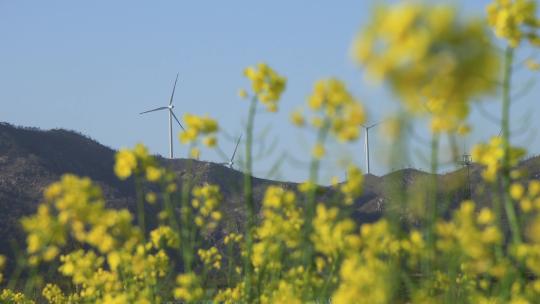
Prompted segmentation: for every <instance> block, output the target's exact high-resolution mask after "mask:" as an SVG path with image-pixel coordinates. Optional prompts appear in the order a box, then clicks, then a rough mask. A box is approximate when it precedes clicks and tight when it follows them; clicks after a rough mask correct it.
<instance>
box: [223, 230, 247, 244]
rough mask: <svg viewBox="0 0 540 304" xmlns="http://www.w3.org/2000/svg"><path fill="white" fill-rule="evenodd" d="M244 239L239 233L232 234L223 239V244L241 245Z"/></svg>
mask: <svg viewBox="0 0 540 304" xmlns="http://www.w3.org/2000/svg"><path fill="white" fill-rule="evenodd" d="M243 238H244V237H243V236H242V235H241V234H238V233H234V232H232V233H230V234H227V235H226V236H225V238H224V239H223V244H225V245H228V244H229V243H231V242H235V243H240V242H241V241H242V239H243Z"/></svg>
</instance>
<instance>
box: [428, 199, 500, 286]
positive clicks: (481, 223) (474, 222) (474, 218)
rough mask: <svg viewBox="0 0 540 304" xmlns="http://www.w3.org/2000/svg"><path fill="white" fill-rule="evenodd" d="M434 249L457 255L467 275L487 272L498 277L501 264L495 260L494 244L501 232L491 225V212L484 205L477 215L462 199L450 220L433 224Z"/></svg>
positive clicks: (493, 217) (468, 203)
mask: <svg viewBox="0 0 540 304" xmlns="http://www.w3.org/2000/svg"><path fill="white" fill-rule="evenodd" d="M437 234H438V236H439V239H438V240H437V248H438V249H439V250H441V252H442V253H451V254H452V255H454V256H457V255H458V254H460V255H462V256H461V258H460V262H461V270H462V271H464V272H465V273H466V274H468V275H475V276H483V275H485V274H489V275H491V276H493V277H496V278H500V277H501V276H502V275H504V271H505V270H504V268H503V264H502V263H499V262H498V261H497V260H496V256H495V250H494V248H495V246H497V245H500V244H502V233H501V232H500V230H499V228H498V227H497V225H496V224H495V215H494V214H493V212H492V211H491V210H490V209H487V208H484V209H482V210H480V212H479V213H478V214H476V212H475V204H474V203H473V202H472V201H465V202H463V203H462V204H461V206H460V208H459V209H458V210H457V211H456V212H455V215H454V220H453V221H448V222H444V221H440V222H438V223H437Z"/></svg>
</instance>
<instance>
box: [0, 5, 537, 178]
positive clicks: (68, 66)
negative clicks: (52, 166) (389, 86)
mask: <svg viewBox="0 0 540 304" xmlns="http://www.w3.org/2000/svg"><path fill="white" fill-rule="evenodd" d="M429 2H431V1H429ZM447 2H452V1H447ZM453 2H456V3H458V4H460V5H461V7H462V13H467V14H472V15H483V14H484V6H485V5H486V3H488V2H489V1H487V0H481V1H453ZM473 2H474V3H473ZM371 3H372V2H371V1H360V0H355V1H353V0H349V1H307V0H303V1H284V0H280V1H264V2H263V1H247V0H246V1H172V0H169V1H151V2H150V1H132V0H130V1H127V0H122V1H104V0H97V1H69V0H63V1H26V0H17V1H8V0H0V41H1V44H0V45H1V47H0V67H1V68H0V83H1V84H2V86H1V88H2V89H0V121H7V122H9V123H12V124H15V125H21V126H32V127H39V128H43V129H49V128H66V129H71V130H76V131H78V132H82V133H84V134H86V135H88V136H90V137H92V138H94V139H96V140H98V141H99V142H101V143H103V144H105V145H108V146H110V147H112V148H116V149H117V148H120V147H131V146H133V145H134V144H135V143H137V142H143V143H145V144H146V145H147V146H148V147H149V148H150V150H151V151H152V152H153V153H156V154H162V155H167V151H168V139H167V136H168V135H167V128H168V126H167V123H168V122H167V114H166V113H165V112H157V113H150V114H148V115H147V116H139V115H138V113H139V112H141V111H143V110H146V109H149V108H152V107H157V106H162V105H166V103H167V101H168V98H169V95H170V91H171V86H172V82H173V80H174V77H175V75H176V73H177V72H179V73H180V81H179V86H178V88H177V93H176V98H175V105H176V113H177V115H179V116H180V115H182V113H185V112H188V113H194V114H205V113H207V114H209V115H210V116H212V117H215V118H217V119H218V120H219V122H220V125H221V126H222V128H223V129H224V130H225V131H226V132H227V133H229V134H232V135H237V134H240V133H241V131H242V127H243V122H244V121H245V117H246V113H247V108H248V107H247V103H246V102H245V101H242V100H240V99H239V98H238V97H237V90H238V89H239V88H241V87H246V86H247V81H246V80H245V79H244V78H243V77H242V70H243V68H244V67H246V66H248V65H251V64H254V63H257V62H259V61H266V62H268V63H269V64H270V65H271V66H273V67H274V68H275V69H276V70H277V71H279V72H280V73H282V74H284V75H286V76H287V78H288V88H287V91H286V93H285V94H284V96H283V100H282V101H281V104H280V112H279V113H278V114H261V115H259V116H258V117H257V124H258V128H257V132H260V131H263V130H264V129H267V130H268V132H267V135H266V138H267V146H269V145H270V144H271V143H272V141H273V140H274V139H275V138H277V139H278V144H277V146H276V147H275V149H274V151H272V153H271V156H270V157H266V158H264V159H262V160H259V162H258V164H257V165H256V166H255V169H256V174H257V175H258V176H261V177H264V176H265V174H266V173H267V172H268V170H269V168H270V167H271V166H272V163H273V162H274V161H275V159H276V158H277V157H278V156H279V155H280V154H281V153H282V152H284V151H286V152H287V153H288V154H289V155H290V156H291V158H296V159H298V160H301V161H305V159H306V157H305V155H306V154H307V153H309V147H310V146H311V143H312V141H313V134H311V133H310V132H306V131H301V130H296V129H294V128H293V127H292V126H291V125H290V123H289V119H288V117H289V113H290V112H291V111H292V110H293V109H295V108H296V107H298V106H300V105H302V104H304V102H305V100H306V96H307V95H309V93H310V91H311V88H312V84H313V82H314V81H316V80H317V79H320V78H325V77H329V76H335V77H339V78H341V79H343V80H345V81H346V82H347V84H348V85H349V86H350V88H351V89H352V91H353V92H354V93H355V94H356V96H357V97H359V98H360V99H361V100H362V101H363V102H364V104H365V105H366V107H367V109H368V110H369V114H370V119H371V120H372V121H377V120H380V119H382V118H383V117H384V116H385V115H387V114H388V113H390V112H391V109H392V108H395V105H396V104H397V101H396V100H395V99H394V98H393V97H392V96H391V94H390V92H388V91H387V90H385V88H384V87H382V86H373V85H368V84H366V83H365V82H364V81H363V76H362V73H361V71H360V70H359V69H358V68H357V67H355V65H354V64H353V63H352V61H351V60H350V57H349V49H350V45H351V41H352V40H353V37H354V35H355V34H356V33H357V31H358V29H359V28H360V26H361V25H362V24H363V23H364V22H366V19H367V17H368V15H369V7H370V5H371ZM529 53H530V50H526V51H524V52H521V53H520V54H519V56H518V57H519V58H524V57H525V56H526V55H529ZM531 77H537V76H536V75H534V74H531V73H529V72H526V71H524V72H522V73H520V75H519V77H518V78H517V79H516V85H517V86H518V87H519V85H520V84H522V83H524V82H525V81H526V80H528V79H529V78H531ZM539 96H540V91H539V89H538V88H537V87H535V88H534V89H533V90H532V91H531V93H530V94H529V95H528V96H527V97H526V98H524V99H522V100H521V101H519V104H517V105H516V106H515V107H514V109H515V111H514V112H513V117H514V119H515V124H519V122H521V121H523V120H524V119H523V115H524V114H526V113H530V115H531V120H530V121H529V122H528V123H529V125H528V128H525V129H524V130H522V131H523V132H522V133H523V134H520V136H519V137H516V138H515V142H516V143H517V144H523V145H526V146H527V147H528V149H529V151H530V152H531V153H533V154H537V153H539V151H540V145H539V144H538V141H537V140H536V137H534V136H533V135H534V133H533V130H534V129H535V128H536V126H537V122H536V121H535V119H534V118H535V117H536V114H537V113H538V111H539V110H540V109H539V105H538V102H534V101H535V100H537V99H538V97H539ZM485 108H486V110H487V111H490V112H492V113H494V115H498V114H497V113H498V110H497V109H498V102H495V101H492V102H486V106H485ZM260 113H262V112H260ZM472 118H473V120H474V121H475V122H477V125H476V128H475V130H474V132H473V134H472V135H471V136H470V137H469V138H468V139H467V140H466V142H464V143H465V146H466V148H467V149H468V148H470V145H471V143H472V142H475V141H478V140H485V139H486V138H487V137H489V136H491V135H493V134H497V133H498V127H496V126H495V125H493V124H491V123H489V122H487V120H486V119H485V118H483V116H482V115H480V114H479V113H478V111H477V110H475V111H474V112H473V114H472ZM423 127H424V126H423V125H419V126H418V130H419V131H418V133H420V136H424V137H425V138H427V135H426V133H425V132H423V131H420V130H421V129H422V128H423ZM378 137H379V134H378V133H376V132H373V135H372V136H371V138H372V140H373V141H372V144H373V146H372V156H373V157H372V171H373V172H374V173H375V174H378V175H382V174H385V173H387V172H388V171H389V170H391V169H392V168H390V167H389V166H388V165H386V164H385V159H384V157H383V155H384V154H385V151H388V149H389V148H390V147H388V146H387V145H386V144H385V143H384V141H381V140H377V138H378ZM411 140H412V141H413V146H414V148H413V152H414V153H415V154H416V152H415V151H424V153H426V155H427V152H426V148H425V147H423V146H422V144H420V143H419V142H417V141H414V140H413V139H411ZM220 141H221V146H222V147H223V150H224V151H226V152H227V153H229V152H228V151H231V150H232V149H233V142H232V140H231V139H229V138H228V137H226V136H224V135H222V136H221V137H220ZM446 151H447V150H446V149H444V148H443V149H442V153H441V156H442V157H446V156H448V153H447V152H446ZM175 154H176V156H177V157H185V156H186V154H187V151H186V148H185V147H182V146H180V144H179V143H178V142H176V146H175ZM347 156H350V157H352V158H353V159H354V161H355V162H356V163H357V164H358V165H360V166H361V167H362V168H363V167H364V161H363V159H364V152H363V142H362V141H361V142H359V143H356V144H354V145H349V146H346V147H343V148H339V147H337V146H336V147H335V148H333V149H332V154H331V159H330V160H328V161H327V162H325V164H324V166H323V172H322V177H323V180H324V181H327V180H328V179H329V178H330V176H332V175H338V176H341V177H343V170H342V169H341V168H339V167H338V166H336V165H335V162H336V160H337V159H338V158H342V157H347ZM202 159H204V160H210V161H222V160H221V159H220V157H219V156H218V154H216V153H215V152H208V151H204V152H203V156H202ZM299 164H301V162H300V163H297V162H293V161H287V162H285V163H284V164H283V167H282V168H281V171H280V172H281V174H280V178H281V179H284V180H292V181H301V180H303V179H305V178H306V176H307V169H306V168H304V167H302V166H301V165H299ZM406 165H411V166H413V167H419V168H422V167H426V164H425V163H424V162H423V161H422V160H421V158H420V157H415V159H413V160H411V161H410V164H403V166H406Z"/></svg>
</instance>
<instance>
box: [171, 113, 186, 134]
mask: <svg viewBox="0 0 540 304" xmlns="http://www.w3.org/2000/svg"><path fill="white" fill-rule="evenodd" d="M169 111H171V114H172V116H173V117H174V120H176V122H177V123H178V124H179V125H180V128H182V130H184V131H185V130H186V129H184V127H183V126H182V124H181V123H180V120H178V117H176V115H174V112H173V111H172V110H169Z"/></svg>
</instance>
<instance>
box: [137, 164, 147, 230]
mask: <svg viewBox="0 0 540 304" xmlns="http://www.w3.org/2000/svg"><path fill="white" fill-rule="evenodd" d="M135 192H136V193H135V195H136V196H137V222H138V223H139V229H140V230H141V233H142V237H143V240H146V226H145V221H144V192H143V183H142V177H141V175H139V174H136V175H135Z"/></svg>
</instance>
